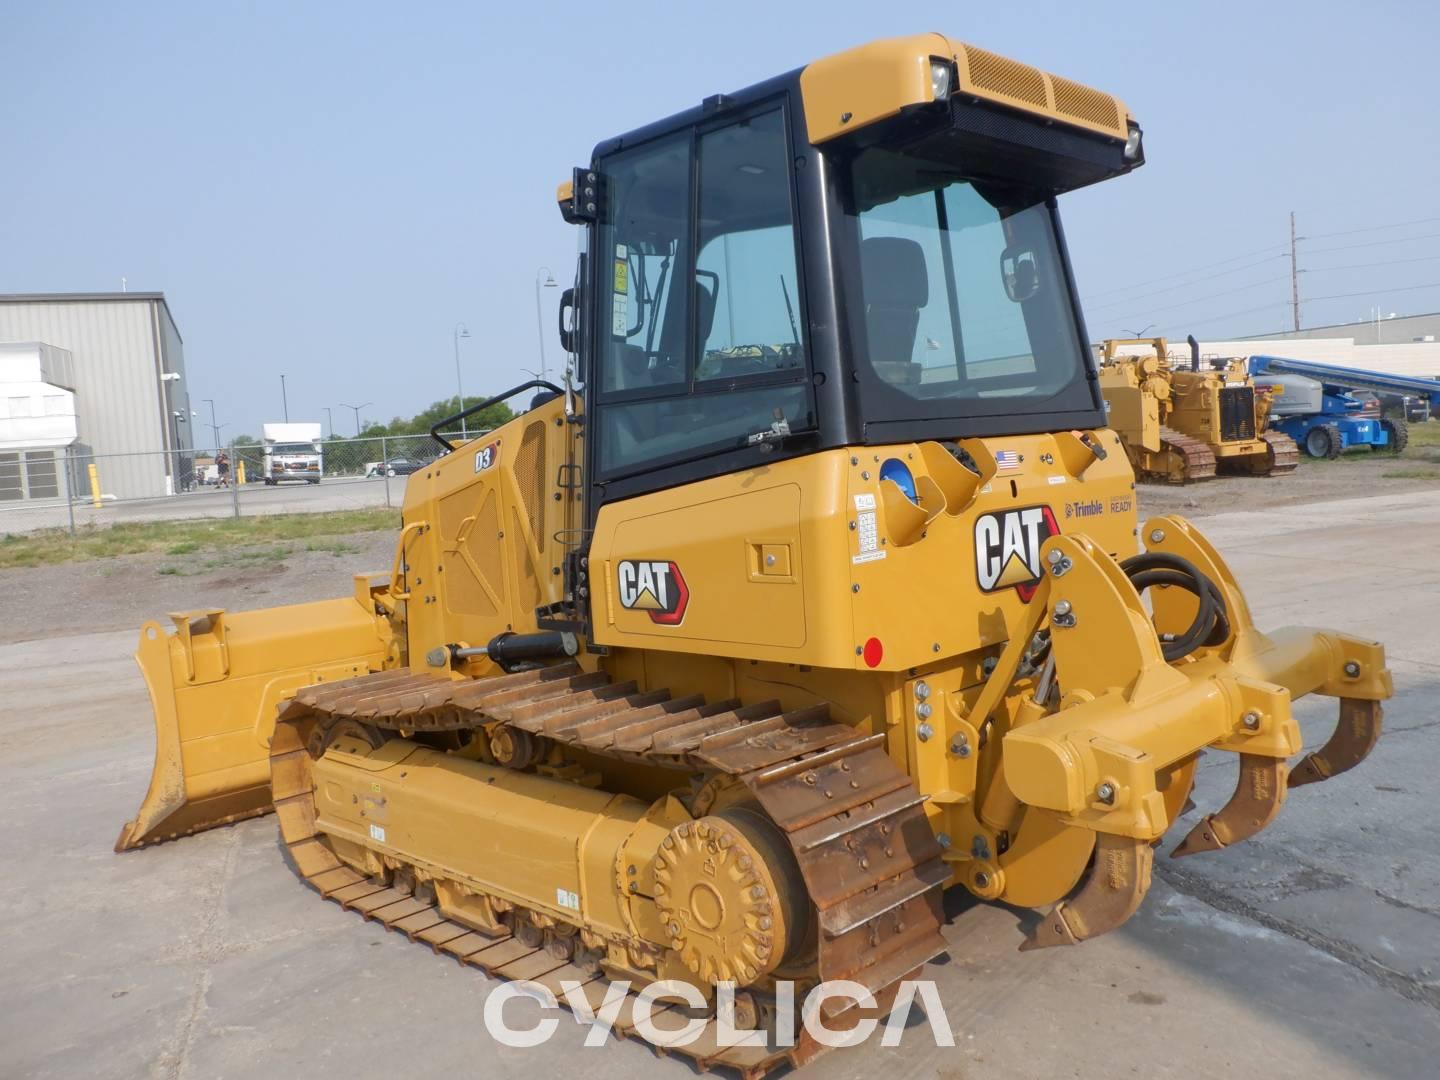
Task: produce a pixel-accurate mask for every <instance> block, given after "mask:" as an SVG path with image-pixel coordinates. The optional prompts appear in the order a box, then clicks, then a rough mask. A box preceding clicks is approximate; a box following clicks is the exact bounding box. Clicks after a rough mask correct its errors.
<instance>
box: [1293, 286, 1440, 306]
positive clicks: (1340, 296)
mask: <svg viewBox="0 0 1440 1080" xmlns="http://www.w3.org/2000/svg"><path fill="white" fill-rule="evenodd" d="M1420 289H1440V281H1431V282H1428V283H1427V284H1425V285H1401V286H1398V287H1396V288H1388V287H1386V288H1379V289H1361V290H1360V291H1359V292H1342V293H1331V294H1330V295H1329V296H1312V297H1310V298H1309V299H1307V300H1306V301H1305V303H1307V304H1308V303H1311V302H1312V301H1315V300H1346V299H1349V298H1350V297H1352V296H1374V295H1375V294H1376V293H1397V292H1417V291H1419V290H1420Z"/></svg>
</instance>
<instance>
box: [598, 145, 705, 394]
mask: <svg viewBox="0 0 1440 1080" xmlns="http://www.w3.org/2000/svg"><path fill="white" fill-rule="evenodd" d="M605 175H606V183H607V185H608V188H607V192H608V194H607V200H606V201H607V207H608V215H607V220H606V221H605V222H604V228H602V230H601V238H602V240H601V250H600V252H599V253H598V258H600V259H601V260H602V261H601V263H600V265H601V267H602V273H603V275H604V280H603V281H602V288H604V289H607V290H608V291H609V294H610V303H609V306H608V314H602V316H601V321H602V324H605V325H603V327H602V333H601V334H600V340H601V342H602V345H601V348H600V350H599V352H600V369H601V370H600V389H601V391H602V392H612V391H635V390H646V389H653V388H655V387H661V386H666V385H669V384H680V385H683V384H685V383H686V382H687V381H688V380H689V374H688V372H687V370H686V367H687V362H688V356H687V353H688V350H687V349H686V347H685V338H686V327H687V326H688V324H689V313H688V310H687V308H688V306H689V302H690V290H688V289H686V288H684V281H683V278H684V275H685V269H684V267H685V263H686V262H687V260H688V255H687V252H686V250H685V249H686V246H687V245H688V244H689V238H690V137H689V135H687V134H684V133H682V134H680V135H675V136H671V137H669V138H666V139H661V140H659V141H657V142H655V143H651V144H647V145H645V146H642V147H640V148H639V149H637V150H633V151H627V152H625V153H622V154H618V155H616V157H615V158H613V159H612V160H611V161H610V162H608V163H607V165H606V169H605ZM606 267H608V269H604V268H606ZM601 310H602V312H606V310H607V309H605V308H602V309H601Z"/></svg>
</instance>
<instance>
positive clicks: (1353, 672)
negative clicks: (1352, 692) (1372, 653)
mask: <svg viewBox="0 0 1440 1080" xmlns="http://www.w3.org/2000/svg"><path fill="white" fill-rule="evenodd" d="M1345 674H1346V675H1349V676H1350V678H1352V679H1354V678H1357V677H1358V676H1359V674H1360V665H1359V664H1357V663H1356V662H1355V661H1354V660H1351V661H1350V662H1349V663H1348V664H1346V665H1345Z"/></svg>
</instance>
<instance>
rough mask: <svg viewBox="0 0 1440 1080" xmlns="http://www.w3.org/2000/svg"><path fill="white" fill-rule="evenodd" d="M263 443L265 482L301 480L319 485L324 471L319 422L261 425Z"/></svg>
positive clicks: (276, 482) (275, 482)
mask: <svg viewBox="0 0 1440 1080" xmlns="http://www.w3.org/2000/svg"><path fill="white" fill-rule="evenodd" d="M260 436H261V439H262V440H263V442H264V444H265V483H267V484H278V483H279V482H280V481H281V480H304V481H305V482H307V483H310V484H318V483H320V477H321V476H322V475H324V472H325V460H324V449H323V444H322V443H321V441H320V440H321V437H322V429H321V427H320V424H319V422H318V421H317V422H316V423H313V424H310V423H283V424H262V425H261V426H260Z"/></svg>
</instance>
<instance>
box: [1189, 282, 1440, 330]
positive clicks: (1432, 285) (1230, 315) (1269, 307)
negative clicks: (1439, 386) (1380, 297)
mask: <svg viewBox="0 0 1440 1080" xmlns="http://www.w3.org/2000/svg"><path fill="white" fill-rule="evenodd" d="M1421 289H1440V281H1432V282H1429V283H1427V284H1425V285H1403V286H1401V287H1399V288H1393V289H1392V288H1379V289H1363V290H1361V291H1360V292H1348V293H1331V294H1329V295H1328V296H1310V297H1306V298H1305V299H1303V300H1301V301H1300V302H1301V303H1302V304H1310V303H1317V302H1319V301H1321V300H1350V299H1353V298H1354V297H1357V296H1374V295H1375V294H1376V293H1399V292H1418V291H1419V290H1421ZM1276 306H1277V305H1276V304H1262V305H1261V306H1260V307H1253V308H1245V309H1243V310H1241V311H1227V312H1226V313H1225V314H1223V315H1212V316H1210V317H1209V318H1205V319H1191V320H1189V321H1187V322H1185V323H1174V324H1172V325H1170V326H1167V327H1166V328H1165V330H1164V334H1166V335H1168V334H1169V333H1170V332H1171V331H1173V330H1184V329H1187V328H1189V327H1195V326H1207V325H1209V324H1210V323H1215V322H1223V321H1224V320H1226V319H1234V318H1237V317H1239V316H1241V315H1253V314H1255V312H1257V311H1273V310H1274V309H1275V307H1276Z"/></svg>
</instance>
